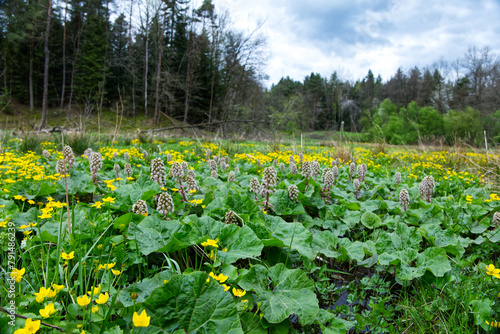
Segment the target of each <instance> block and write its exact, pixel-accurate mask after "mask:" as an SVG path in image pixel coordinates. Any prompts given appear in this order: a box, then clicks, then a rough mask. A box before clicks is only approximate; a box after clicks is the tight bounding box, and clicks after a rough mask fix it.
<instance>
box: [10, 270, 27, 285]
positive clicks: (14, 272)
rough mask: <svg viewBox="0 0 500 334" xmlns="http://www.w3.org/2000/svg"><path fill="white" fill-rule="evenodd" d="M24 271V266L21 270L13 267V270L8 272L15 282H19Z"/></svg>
mask: <svg viewBox="0 0 500 334" xmlns="http://www.w3.org/2000/svg"><path fill="white" fill-rule="evenodd" d="M25 272H26V269H25V268H22V269H21V270H19V269H17V268H14V270H12V272H11V273H10V277H11V278H13V279H14V280H15V281H16V282H17V283H19V282H21V280H22V279H23V275H24V273H25Z"/></svg>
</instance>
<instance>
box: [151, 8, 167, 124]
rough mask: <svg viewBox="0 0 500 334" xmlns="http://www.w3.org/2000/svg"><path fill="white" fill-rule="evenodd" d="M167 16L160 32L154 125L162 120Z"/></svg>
mask: <svg viewBox="0 0 500 334" xmlns="http://www.w3.org/2000/svg"><path fill="white" fill-rule="evenodd" d="M165 15H166V14H164V15H163V22H162V25H161V31H160V50H159V51H158V67H157V70H156V101H155V114H154V117H153V121H154V124H158V121H159V118H160V113H159V111H160V77H161V60H162V57H163V35H164V29H165Z"/></svg>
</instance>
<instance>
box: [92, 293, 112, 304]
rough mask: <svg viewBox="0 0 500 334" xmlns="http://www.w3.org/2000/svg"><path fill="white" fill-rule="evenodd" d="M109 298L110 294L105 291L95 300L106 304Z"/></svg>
mask: <svg viewBox="0 0 500 334" xmlns="http://www.w3.org/2000/svg"><path fill="white" fill-rule="evenodd" d="M108 299H109V294H108V293H107V292H105V293H101V294H100V295H99V298H97V299H96V300H95V302H96V303H97V304H105V303H106V302H107V301H108Z"/></svg>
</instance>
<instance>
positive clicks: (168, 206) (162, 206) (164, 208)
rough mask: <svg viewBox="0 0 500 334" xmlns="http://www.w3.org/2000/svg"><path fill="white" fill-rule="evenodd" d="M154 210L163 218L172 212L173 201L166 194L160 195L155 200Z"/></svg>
mask: <svg viewBox="0 0 500 334" xmlns="http://www.w3.org/2000/svg"><path fill="white" fill-rule="evenodd" d="M156 210H158V212H159V213H160V214H162V215H164V216H166V215H167V214H168V213H170V212H174V201H173V200H172V196H170V194H167V193H161V194H159V195H158V197H157V198H156Z"/></svg>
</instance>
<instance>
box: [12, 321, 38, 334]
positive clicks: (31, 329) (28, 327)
mask: <svg viewBox="0 0 500 334" xmlns="http://www.w3.org/2000/svg"><path fill="white" fill-rule="evenodd" d="M41 322H42V321H41V320H31V319H30V318H28V319H26V322H25V323H24V328H23V329H24V332H21V333H26V334H33V333H36V332H37V331H38V330H39V329H40V323H41ZM16 332H17V331H16Z"/></svg>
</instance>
